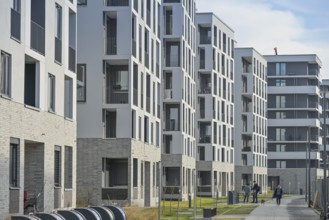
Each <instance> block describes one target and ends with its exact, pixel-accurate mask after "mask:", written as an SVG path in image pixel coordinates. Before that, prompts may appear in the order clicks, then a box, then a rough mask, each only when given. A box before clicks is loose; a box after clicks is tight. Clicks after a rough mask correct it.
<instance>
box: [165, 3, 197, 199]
mask: <svg viewBox="0 0 329 220" xmlns="http://www.w3.org/2000/svg"><path fill="white" fill-rule="evenodd" d="M162 3H163V4H162V11H163V16H162V25H163V27H164V29H163V30H162V45H163V48H164V49H163V60H164V62H163V63H162V67H163V69H162V70H163V77H162V79H163V83H162V85H163V102H162V104H163V121H164V123H163V127H162V128H163V130H162V131H163V132H162V134H163V148H162V156H161V161H162V167H163V178H162V186H163V197H164V198H165V199H166V198H174V199H183V200H185V199H187V198H188V195H189V194H190V195H194V187H193V185H194V184H193V182H194V181H193V179H194V178H193V177H194V176H195V155H196V151H195V148H196V142H195V129H194V128H195V106H196V99H195V94H196V93H195V91H196V85H195V74H194V73H195V72H194V63H195V33H196V30H195V10H196V9H195V1H194V0H192V1H180V0H174V1H173V0H170V1H169V0H164V1H163V2H162Z"/></svg>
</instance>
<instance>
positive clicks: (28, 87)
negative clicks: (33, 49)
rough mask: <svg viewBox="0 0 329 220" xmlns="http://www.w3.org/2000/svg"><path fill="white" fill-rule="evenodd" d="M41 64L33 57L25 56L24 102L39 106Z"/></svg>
mask: <svg viewBox="0 0 329 220" xmlns="http://www.w3.org/2000/svg"><path fill="white" fill-rule="evenodd" d="M39 79H40V65H39V62H38V61H36V60H34V59H33V58H31V57H28V56H26V57H25V77H24V81H25V82H24V104H26V105H29V106H32V107H36V108H39V98H40V97H39V95H40V92H39V89H40V85H39V83H40V80H39Z"/></svg>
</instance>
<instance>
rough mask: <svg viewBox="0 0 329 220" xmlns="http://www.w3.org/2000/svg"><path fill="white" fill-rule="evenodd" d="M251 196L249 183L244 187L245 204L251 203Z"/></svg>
mask: <svg viewBox="0 0 329 220" xmlns="http://www.w3.org/2000/svg"><path fill="white" fill-rule="evenodd" d="M249 195H250V186H249V183H247V184H246V185H245V186H244V187H243V202H244V203H245V202H246V201H247V202H249Z"/></svg>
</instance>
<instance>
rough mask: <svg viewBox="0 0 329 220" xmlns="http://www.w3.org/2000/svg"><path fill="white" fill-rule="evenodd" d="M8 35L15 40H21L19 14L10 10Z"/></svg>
mask: <svg viewBox="0 0 329 220" xmlns="http://www.w3.org/2000/svg"><path fill="white" fill-rule="evenodd" d="M10 27H11V30H10V33H11V36H12V37H14V38H15V39H17V40H20V39H21V14H20V13H19V12H18V11H16V10H14V9H11V21H10Z"/></svg>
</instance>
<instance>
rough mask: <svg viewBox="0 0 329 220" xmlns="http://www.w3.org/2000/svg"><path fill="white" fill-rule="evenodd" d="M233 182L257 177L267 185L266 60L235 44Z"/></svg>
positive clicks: (248, 181) (240, 187)
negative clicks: (236, 46)
mask: <svg viewBox="0 0 329 220" xmlns="http://www.w3.org/2000/svg"><path fill="white" fill-rule="evenodd" d="M234 55H235V57H234V60H235V88H234V90H235V93H234V95H235V104H234V106H235V130H234V132H235V135H234V141H235V142H234V144H235V146H234V148H235V181H236V182H235V186H236V189H237V190H241V189H242V186H244V185H246V184H247V183H248V184H249V185H250V186H252V184H253V181H256V182H257V183H258V185H259V186H260V187H261V190H262V191H263V192H265V191H266V189H267V116H266V113H267V112H266V109H267V82H266V80H267V78H266V77H267V73H266V72H267V61H266V60H265V59H264V57H263V56H262V55H261V54H260V53H258V52H257V51H256V50H255V49H253V48H236V49H235V50H234Z"/></svg>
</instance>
